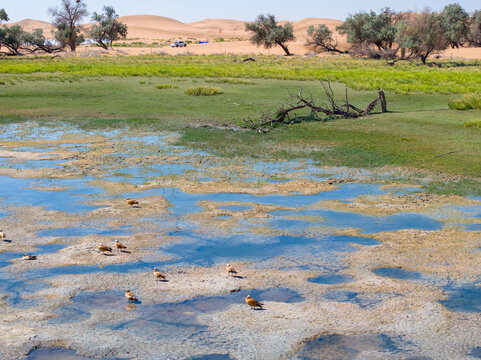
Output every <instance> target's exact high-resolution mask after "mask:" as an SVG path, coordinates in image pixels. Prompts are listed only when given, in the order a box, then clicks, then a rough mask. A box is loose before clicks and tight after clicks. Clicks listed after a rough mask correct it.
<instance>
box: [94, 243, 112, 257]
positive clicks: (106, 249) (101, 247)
mask: <svg viewBox="0 0 481 360" xmlns="http://www.w3.org/2000/svg"><path fill="white" fill-rule="evenodd" d="M97 249H99V251H100V252H101V253H102V254H104V255H105V253H106V252H112V248H111V247H108V246H105V245H104V244H102V243H99V244H98V245H97Z"/></svg>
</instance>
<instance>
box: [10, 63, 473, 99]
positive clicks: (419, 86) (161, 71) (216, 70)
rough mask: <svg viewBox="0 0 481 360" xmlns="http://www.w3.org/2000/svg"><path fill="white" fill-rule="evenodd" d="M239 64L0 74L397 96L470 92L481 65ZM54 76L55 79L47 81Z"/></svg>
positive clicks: (76, 67) (60, 67)
mask: <svg viewBox="0 0 481 360" xmlns="http://www.w3.org/2000/svg"><path fill="white" fill-rule="evenodd" d="M256 59H257V61H256V62H246V63H243V62H242V57H240V56H234V55H232V56H221V55H209V56H168V55H164V56H159V55H153V56H152V55H151V56H149V55H146V56H137V57H134V56H117V57H97V58H93V57H67V58H55V59H51V58H16V59H8V60H0V74H8V75H10V77H9V79H10V78H12V77H13V78H15V75H20V74H31V75H37V76H34V77H32V78H33V79H36V78H41V77H42V76H46V77H48V78H50V79H54V80H55V79H57V78H58V79H60V80H70V79H76V78H79V77H104V76H115V77H130V76H144V77H190V78H204V77H213V78H248V79H278V80H330V81H332V82H339V83H343V84H346V85H348V86H349V87H351V88H353V89H356V90H373V89H376V88H378V87H381V88H383V89H384V90H390V91H392V92H396V93H402V94H405V93H412V92H423V93H441V94H449V93H459V94H461V93H472V92H476V91H479V84H480V83H481V66H480V65H481V62H480V61H476V60H474V61H465V62H460V61H450V60H445V61H442V63H443V67H441V68H437V67H427V66H425V65H422V64H420V63H411V62H400V63H397V64H396V65H395V66H389V65H388V64H387V62H385V61H378V60H365V59H352V58H347V57H343V56H332V57H324V58H318V57H314V58H307V57H289V58H286V57H275V56H257V57H256ZM52 75H54V76H52Z"/></svg>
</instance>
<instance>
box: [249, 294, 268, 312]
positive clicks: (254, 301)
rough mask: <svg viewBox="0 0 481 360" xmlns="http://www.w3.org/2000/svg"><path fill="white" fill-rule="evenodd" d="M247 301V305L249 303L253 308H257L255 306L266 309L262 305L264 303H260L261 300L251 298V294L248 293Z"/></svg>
mask: <svg viewBox="0 0 481 360" xmlns="http://www.w3.org/2000/svg"><path fill="white" fill-rule="evenodd" d="M246 303H247V305H249V306H250V307H251V310H252V309H255V308H261V309H264V308H263V307H262V305H264V304H263V303H260V302H259V301H257V300H256V299H253V298H251V296H250V295H247V297H246Z"/></svg>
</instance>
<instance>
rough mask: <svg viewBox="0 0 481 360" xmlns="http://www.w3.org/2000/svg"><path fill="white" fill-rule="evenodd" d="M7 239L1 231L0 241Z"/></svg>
mask: <svg viewBox="0 0 481 360" xmlns="http://www.w3.org/2000/svg"><path fill="white" fill-rule="evenodd" d="M6 238H7V235H5V233H4V232H3V230H0V239H2V240H5V239H6Z"/></svg>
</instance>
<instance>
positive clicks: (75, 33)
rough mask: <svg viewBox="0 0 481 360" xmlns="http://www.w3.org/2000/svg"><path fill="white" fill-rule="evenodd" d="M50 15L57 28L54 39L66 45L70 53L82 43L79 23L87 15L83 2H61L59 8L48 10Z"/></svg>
mask: <svg viewBox="0 0 481 360" xmlns="http://www.w3.org/2000/svg"><path fill="white" fill-rule="evenodd" d="M49 13H50V15H51V16H52V17H53V22H54V24H55V25H56V26H57V31H56V33H55V38H56V39H57V40H58V41H59V42H60V43H61V44H65V45H68V46H69V47H70V50H71V51H75V49H76V48H77V46H78V45H79V44H80V43H82V42H83V40H84V39H83V36H82V34H81V32H80V21H81V20H82V19H83V18H84V17H86V16H87V15H88V11H87V5H86V4H85V2H84V1H83V0H62V2H61V4H60V7H57V8H50V9H49Z"/></svg>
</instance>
